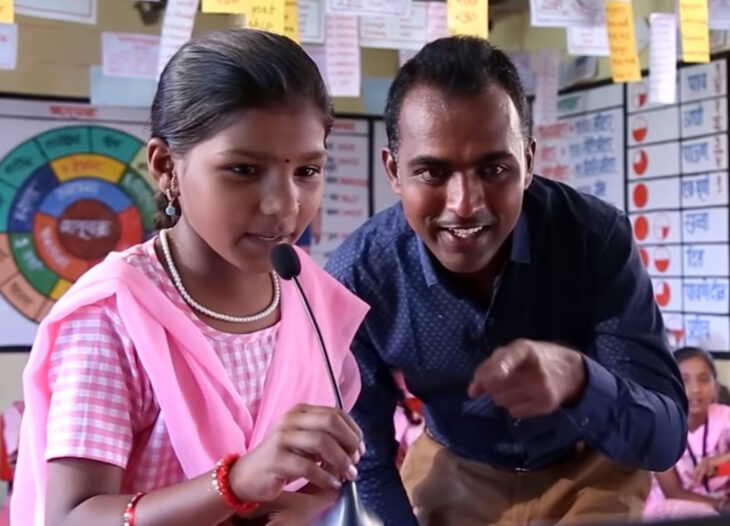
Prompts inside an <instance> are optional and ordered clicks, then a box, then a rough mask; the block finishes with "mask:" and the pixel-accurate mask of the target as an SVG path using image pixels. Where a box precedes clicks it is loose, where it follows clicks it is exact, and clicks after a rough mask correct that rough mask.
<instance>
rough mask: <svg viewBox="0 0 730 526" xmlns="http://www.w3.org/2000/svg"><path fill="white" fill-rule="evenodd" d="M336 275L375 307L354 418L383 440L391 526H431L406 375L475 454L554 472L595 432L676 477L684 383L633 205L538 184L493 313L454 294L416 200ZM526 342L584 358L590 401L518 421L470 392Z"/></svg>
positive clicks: (376, 444)
mask: <svg viewBox="0 0 730 526" xmlns="http://www.w3.org/2000/svg"><path fill="white" fill-rule="evenodd" d="M327 270H328V271H329V272H330V273H331V274H332V275H334V276H335V277H336V278H337V279H338V280H340V281H341V282H342V283H343V284H345V286H347V287H348V288H349V289H350V290H352V291H353V292H354V293H355V294H357V295H358V296H360V297H361V298H362V299H363V300H365V301H366V302H367V303H369V304H370V306H371V311H370V312H369V313H368V315H367V317H366V319H365V321H364V323H363V325H362V326H361V328H360V330H359V332H358V334H357V336H356V339H355V342H354V344H353V352H354V354H355V356H356V358H357V360H358V363H359V366H360V369H361V374H362V393H361V395H360V397H359V400H358V402H357V404H356V406H355V407H354V409H353V411H352V415H353V417H354V419H355V420H356V422H357V423H358V424H359V425H360V426H361V428H362V429H363V432H364V433H365V437H366V439H365V442H366V445H367V453H366V454H365V456H364V457H363V459H362V460H361V461H360V464H359V465H358V469H359V471H360V479H359V482H358V488H359V490H360V492H361V493H362V497H363V499H364V501H365V503H366V504H367V505H368V506H370V507H371V508H373V509H374V510H375V511H376V512H377V513H378V515H380V517H381V518H382V519H383V520H384V521H385V524H386V525H388V526H415V525H416V520H415V518H414V516H413V514H412V512H411V509H410V505H409V503H408V500H407V497H406V494H405V491H404V490H403V486H402V483H401V480H400V478H399V474H398V472H397V471H396V467H395V463H394V459H395V455H396V451H397V444H396V443H395V440H394V429H393V413H394V408H395V405H396V400H397V396H398V394H397V390H396V387H395V384H394V381H393V379H392V371H393V370H400V371H401V372H402V373H403V375H404V378H405V380H406V385H407V387H408V389H409V390H410V391H411V392H412V393H413V394H414V395H415V396H416V397H418V398H419V399H421V400H422V401H423V403H424V415H425V418H426V426H427V428H428V430H429V431H430V433H431V434H432V435H433V436H434V438H435V439H436V440H438V441H439V442H441V443H442V444H444V445H446V446H447V447H448V448H449V449H450V450H451V451H453V452H454V453H456V454H458V455H460V456H462V457H465V458H468V459H473V460H478V461H481V462H485V463H489V464H491V465H494V466H498V467H501V468H505V469H529V470H532V469H540V468H542V467H545V466H548V465H550V464H551V463H553V462H556V461H557V460H558V459H560V458H561V457H562V456H563V455H565V454H566V453H567V452H568V451H570V450H571V449H572V448H573V447H574V445H575V444H576V443H577V442H580V441H585V442H586V443H588V444H589V445H591V446H593V447H595V448H597V449H598V450H600V451H602V452H603V453H605V454H606V455H608V456H609V457H611V458H613V459H614V460H616V461H618V462H622V463H626V464H630V465H633V466H637V467H640V468H643V469H647V470H653V471H661V470H665V469H668V468H669V467H671V466H672V465H673V464H674V463H675V462H676V460H677V459H678V458H679V456H680V455H681V454H682V452H683V450H684V447H685V439H686V432H687V429H686V423H685V418H686V410H687V401H686V398H685V394H684V388H683V385H682V381H681V377H680V375H679V371H678V368H677V366H676V364H675V362H674V360H673V358H672V356H671V354H670V352H669V351H668V349H667V347H666V344H665V334H664V326H663V323H662V319H661V315H660V313H659V311H658V309H657V307H656V305H655V302H654V295H653V291H652V286H651V280H650V279H649V277H648V275H647V273H646V271H645V269H644V266H643V265H642V263H641V260H640V257H639V255H638V252H637V249H636V246H635V244H634V242H633V237H632V232H631V225H630V222H629V221H628V219H627V217H626V215H625V214H624V213H623V212H621V211H618V210H616V209H615V208H613V207H610V206H609V205H606V204H604V203H603V202H601V201H599V200H597V199H595V198H592V197H589V196H585V195H582V194H579V193H578V192H576V191H574V190H572V189H571V188H569V187H567V186H565V185H562V184H559V183H555V182H553V181H549V180H546V179H543V178H539V177H536V178H535V180H534V181H533V183H532V185H531V187H530V188H529V189H528V190H527V192H526V193H525V200H524V204H523V210H522V214H521V216H520V219H519V221H518V224H517V226H516V228H515V230H514V232H513V233H512V236H511V260H510V261H509V262H508V265H507V267H506V269H505V271H504V273H503V276H502V279H501V284H500V286H499V288H498V291H497V293H496V296H495V297H494V300H493V303H492V306H491V308H489V309H488V308H487V307H486V306H484V305H481V304H477V303H474V302H472V301H470V300H469V299H466V298H464V297H463V295H462V294H459V293H458V292H457V291H456V290H455V289H454V288H453V287H452V285H451V284H450V282H449V280H448V279H446V276H445V275H444V272H445V271H444V270H443V269H442V267H440V266H439V265H438V263H436V262H435V260H434V259H433V256H431V254H430V252H429V251H428V249H427V248H426V247H425V246H424V245H423V243H422V241H421V240H420V239H419V238H418V237H417V235H416V234H415V233H414V232H413V230H412V229H411V228H410V227H409V226H408V224H407V222H406V220H405V217H404V215H403V209H402V206H401V204H400V203H398V204H396V205H394V206H393V207H391V208H389V209H387V210H385V211H383V212H381V213H380V214H378V215H376V216H375V217H373V218H371V219H370V220H369V221H368V222H367V223H366V224H365V225H363V226H362V227H361V228H359V229H358V230H357V231H356V232H355V233H354V234H352V235H351V236H350V237H349V238H348V239H347V240H346V241H345V243H344V244H343V245H342V246H341V247H340V248H339V249H338V250H337V251H336V252H335V253H334V255H333V256H332V257H331V259H330V260H329V262H328V264H327ZM517 338H528V339H533V340H543V341H551V342H555V343H560V344H563V345H566V346H569V347H571V348H575V349H579V350H580V351H581V352H582V353H583V354H584V356H585V362H586V370H587V385H586V388H585V391H584V393H583V394H582V396H581V399H580V400H579V401H578V403H577V404H576V405H575V406H572V407H570V408H563V409H560V410H558V411H557V412H555V413H553V414H550V415H547V416H541V417H535V418H528V419H524V420H515V419H513V418H512V417H510V415H509V413H508V412H507V411H505V410H504V409H503V408H501V407H499V406H496V405H495V404H494V403H492V401H491V400H490V398H489V397H487V396H484V397H480V398H478V399H470V398H469V397H468V396H467V386H468V385H469V382H470V380H471V378H472V375H473V373H474V370H475V369H476V367H477V366H478V365H479V364H480V363H481V362H482V361H483V360H485V359H486V358H487V357H488V356H489V355H490V353H491V352H492V351H493V350H494V349H495V348H496V347H498V346H500V345H504V344H507V343H509V342H511V341H513V340H515V339H517Z"/></svg>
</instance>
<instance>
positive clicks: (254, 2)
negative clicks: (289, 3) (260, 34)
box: [246, 0, 286, 35]
mask: <svg viewBox="0 0 730 526" xmlns="http://www.w3.org/2000/svg"><path fill="white" fill-rule="evenodd" d="M285 4H286V0H248V8H247V9H246V27H250V28H251V29H260V30H262V31H270V32H271V33H278V34H279V35H283V34H284V14H285Z"/></svg>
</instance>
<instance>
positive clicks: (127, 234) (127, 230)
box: [114, 207, 144, 251]
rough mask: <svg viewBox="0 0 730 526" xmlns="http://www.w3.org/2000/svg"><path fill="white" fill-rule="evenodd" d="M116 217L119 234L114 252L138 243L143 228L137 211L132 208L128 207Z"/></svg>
mask: <svg viewBox="0 0 730 526" xmlns="http://www.w3.org/2000/svg"><path fill="white" fill-rule="evenodd" d="M117 217H118V218H119V226H120V229H121V234H120V236H119V242H118V243H117V246H116V247H114V250H115V251H121V250H124V249H125V248H129V247H131V246H132V245H136V244H137V243H139V242H140V239H143V236H144V227H143V225H142V218H141V217H140V215H139V211H138V210H137V209H136V208H134V207H129V208H127V209H126V210H124V211H123V212H120V213H119V215H118V216H117Z"/></svg>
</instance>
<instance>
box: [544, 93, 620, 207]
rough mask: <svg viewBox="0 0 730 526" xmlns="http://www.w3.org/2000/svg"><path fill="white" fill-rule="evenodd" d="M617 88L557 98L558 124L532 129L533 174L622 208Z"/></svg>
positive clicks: (618, 97) (618, 94) (618, 96)
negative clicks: (533, 137)
mask: <svg viewBox="0 0 730 526" xmlns="http://www.w3.org/2000/svg"><path fill="white" fill-rule="evenodd" d="M622 106H623V89H622V86H620V85H607V86H601V87H597V88H590V89H587V90H582V91H579V92H576V93H570V94H566V95H561V96H560V98H559V99H558V116H559V120H558V122H557V123H555V124H551V125H546V126H537V127H536V129H535V131H534V135H535V138H536V140H537V154H536V160H535V173H537V174H539V175H542V176H545V177H548V178H550V179H554V180H557V181H562V182H565V183H567V184H569V185H571V186H573V187H574V188H576V189H578V190H579V191H581V192H584V193H587V194H591V195H595V196H597V197H600V198H601V199H604V200H605V201H607V202H609V203H611V204H613V205H614V206H616V207H618V208H621V209H623V207H624V191H625V188H624V177H625V170H624V157H625V156H624V132H625V124H624V115H623V108H622Z"/></svg>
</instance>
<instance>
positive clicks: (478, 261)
mask: <svg viewBox="0 0 730 526" xmlns="http://www.w3.org/2000/svg"><path fill="white" fill-rule="evenodd" d="M398 136H399V138H400V140H399V148H398V151H397V155H396V156H395V157H394V156H393V155H392V154H391V152H389V151H387V150H386V151H384V152H383V161H384V163H385V166H386V171H387V173H388V177H389V179H390V183H391V186H392V187H393V189H394V191H395V192H396V193H397V194H398V195H400V197H401V200H402V202H403V209H404V211H405V215H406V219H407V220H408V223H409V224H410V226H411V228H413V230H414V231H415V232H416V233H417V234H418V235H419V237H420V238H421V239H422V240H423V242H424V243H425V245H426V246H427V247H428V249H429V250H430V251H431V253H432V254H433V255H434V256H435V257H436V258H437V259H438V261H439V262H440V263H441V265H443V266H444V267H445V268H446V269H448V270H450V271H452V272H455V273H458V274H473V273H476V272H479V271H481V270H483V269H484V268H486V267H487V265H488V264H489V263H490V262H491V261H492V260H493V258H494V257H495V255H496V254H497V253H498V252H499V249H500V248H501V247H502V246H503V245H504V243H505V241H506V240H507V238H508V237H509V235H510V233H511V232H512V230H513V229H514V227H515V224H516V223H517V220H518V218H519V216H520V212H521V210H522V199H523V194H524V191H525V190H526V189H527V187H528V186H529V185H530V183H531V181H532V165H533V158H534V152H535V144H534V141H531V140H528V139H527V138H525V137H524V136H523V133H522V131H521V121H520V117H519V114H518V113H517V109H516V107H515V105H514V103H513V102H512V99H511V98H510V97H509V95H508V94H507V92H506V91H505V90H504V89H503V88H501V87H500V86H499V85H496V84H492V85H490V86H488V87H487V88H486V89H485V90H484V91H483V92H481V93H479V94H476V95H470V96H448V95H446V94H444V93H443V91H441V90H440V89H439V88H436V87H432V86H428V85H419V86H416V87H414V88H413V89H411V91H409V92H408V94H407V95H406V97H405V99H404V101H403V105H402V108H401V111H400V115H399V118H398Z"/></svg>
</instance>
